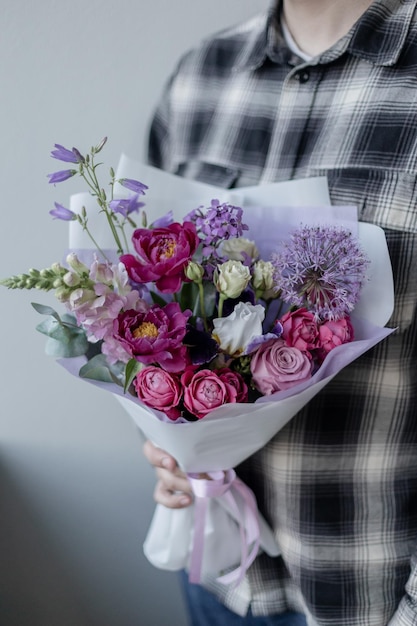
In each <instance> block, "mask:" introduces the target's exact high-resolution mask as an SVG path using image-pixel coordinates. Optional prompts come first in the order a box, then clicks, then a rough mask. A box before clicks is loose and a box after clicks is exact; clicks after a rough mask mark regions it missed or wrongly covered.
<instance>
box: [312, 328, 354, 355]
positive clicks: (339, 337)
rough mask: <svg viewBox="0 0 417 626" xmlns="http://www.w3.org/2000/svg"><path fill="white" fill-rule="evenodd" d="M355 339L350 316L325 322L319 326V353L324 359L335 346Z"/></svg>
mask: <svg viewBox="0 0 417 626" xmlns="http://www.w3.org/2000/svg"><path fill="white" fill-rule="evenodd" d="M350 341H353V326H352V324H351V322H350V318H349V317H345V318H342V319H340V320H335V321H328V322H323V324H321V325H320V326H319V344H318V345H319V347H320V350H319V355H320V357H321V360H323V359H324V357H325V356H326V354H328V353H329V352H330V351H331V350H333V348H336V347H337V346H341V345H342V344H343V343H349V342H350Z"/></svg>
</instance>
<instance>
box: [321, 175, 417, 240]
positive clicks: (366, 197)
mask: <svg viewBox="0 0 417 626" xmlns="http://www.w3.org/2000/svg"><path fill="white" fill-rule="evenodd" d="M323 173H325V174H326V175H327V177H328V181H329V188H330V196H331V199H332V203H333V204H355V205H356V206H357V207H358V216H359V220H361V221H363V222H370V223H372V224H377V225H378V226H381V227H382V228H389V229H393V230H398V231H402V232H409V233H417V208H416V207H417V175H415V174H411V173H407V172H397V171H389V170H372V169H353V168H352V169H340V170H330V171H326V172H323Z"/></svg>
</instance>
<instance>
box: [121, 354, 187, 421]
mask: <svg viewBox="0 0 417 626" xmlns="http://www.w3.org/2000/svg"><path fill="white" fill-rule="evenodd" d="M133 385H134V387H135V389H136V393H137V394H138V398H139V400H141V401H142V402H143V403H144V404H146V406H149V407H151V408H152V409H157V410H158V411H163V412H164V413H165V414H166V415H167V416H168V417H169V418H170V419H173V420H175V419H177V417H179V416H180V415H181V411H180V409H179V408H178V405H179V403H180V400H181V396H182V386H181V383H180V381H179V379H178V377H177V376H175V375H173V374H169V372H166V371H165V370H163V369H161V368H160V367H154V366H153V365H150V366H148V367H145V368H144V369H143V370H142V371H141V372H139V374H138V375H137V376H136V378H135V380H134V382H133Z"/></svg>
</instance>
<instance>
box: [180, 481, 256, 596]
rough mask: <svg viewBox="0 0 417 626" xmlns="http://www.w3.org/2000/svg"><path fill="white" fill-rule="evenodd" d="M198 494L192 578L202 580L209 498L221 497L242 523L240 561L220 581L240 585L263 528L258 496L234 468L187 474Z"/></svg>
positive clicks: (196, 580)
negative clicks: (202, 476)
mask: <svg viewBox="0 0 417 626" xmlns="http://www.w3.org/2000/svg"><path fill="white" fill-rule="evenodd" d="M187 476H188V478H189V480H190V483H191V487H192V490H193V492H194V495H195V518H194V539H193V546H192V549H191V558H190V571H189V580H190V582H191V583H200V581H201V568H202V563H203V554H204V527H205V521H206V514H207V508H208V504H209V499H210V498H219V497H222V500H223V502H224V503H225V504H226V505H227V507H228V509H229V511H230V512H231V513H232V514H233V517H234V518H235V519H236V520H237V522H238V524H239V532H240V543H241V560H240V566H239V567H237V568H236V569H234V570H233V571H231V572H229V573H227V574H224V575H223V576H220V577H219V578H218V579H217V580H218V581H219V582H221V583H223V584H225V585H229V584H231V583H235V584H236V585H238V584H239V583H240V582H241V581H242V580H243V578H244V576H245V573H246V571H247V569H248V568H249V566H250V565H251V563H253V561H254V560H255V557H256V555H257V554H258V551H259V542H260V529H259V520H258V507H257V504H256V499H255V496H254V494H253V492H252V491H251V489H249V487H248V486H247V485H245V483H243V482H242V481H241V480H240V479H239V478H237V476H236V472H235V471H234V470H233V469H230V470H226V471H224V472H223V471H219V472H208V473H207V474H206V476H208V478H201V477H200V476H201V474H188V475H187ZM237 494H239V496H240V498H241V502H242V505H243V506H241V507H239V505H238V502H237V499H236V495H237Z"/></svg>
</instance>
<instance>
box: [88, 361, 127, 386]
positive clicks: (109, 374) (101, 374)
mask: <svg viewBox="0 0 417 626" xmlns="http://www.w3.org/2000/svg"><path fill="white" fill-rule="evenodd" d="M123 370H124V364H123V363H116V364H115V365H109V364H108V362H107V360H106V357H105V355H104V354H97V355H96V356H94V357H93V358H92V359H90V360H89V361H87V363H86V364H85V365H83V366H82V368H81V369H80V371H79V376H80V377H81V378H89V379H91V380H99V381H101V382H103V383H116V384H117V385H121V384H122V383H121V378H122V376H123Z"/></svg>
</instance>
